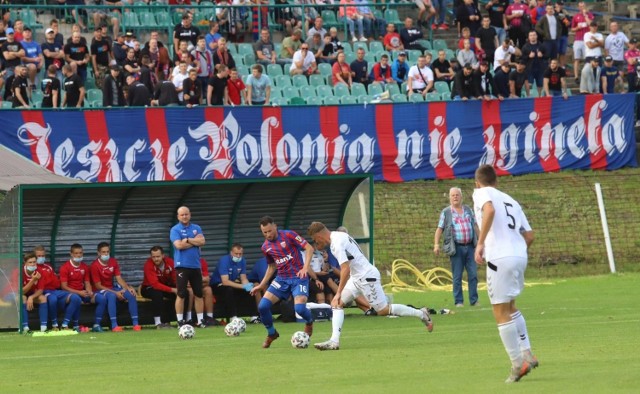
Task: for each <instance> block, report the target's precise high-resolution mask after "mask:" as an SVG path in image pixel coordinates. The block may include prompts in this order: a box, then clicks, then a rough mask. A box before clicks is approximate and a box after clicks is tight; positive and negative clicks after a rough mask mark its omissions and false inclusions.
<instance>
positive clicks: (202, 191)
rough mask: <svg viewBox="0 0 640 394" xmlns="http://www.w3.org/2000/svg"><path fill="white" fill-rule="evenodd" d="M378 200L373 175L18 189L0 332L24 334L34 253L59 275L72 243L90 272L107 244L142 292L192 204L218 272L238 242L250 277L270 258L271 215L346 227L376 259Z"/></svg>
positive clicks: (6, 218) (8, 204) (5, 214)
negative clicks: (265, 231)
mask: <svg viewBox="0 0 640 394" xmlns="http://www.w3.org/2000/svg"><path fill="white" fill-rule="evenodd" d="M0 178H2V174H0ZM59 180H64V181H65V182H72V181H73V180H69V179H67V178H61V177H60V179H59ZM44 181H45V182H47V181H51V179H49V178H46V179H44ZM6 184H10V182H8V183H6ZM6 184H5V185H6ZM372 199H373V177H372V176H371V175H367V174H364V175H362V174H358V175H332V176H319V177H281V178H268V179H238V180H234V179H231V180H203V181H173V182H140V183H71V184H69V183H41V184H37V183H34V184H28V183H21V184H18V185H16V186H14V187H13V188H12V189H11V190H10V191H8V193H7V194H6V195H5V198H4V201H3V203H2V204H1V206H0V221H1V225H0V295H1V296H2V298H1V299H0V329H13V328H18V327H19V318H20V309H21V308H20V299H21V297H17V300H15V298H16V297H15V294H20V288H21V283H22V282H21V276H20V273H21V272H22V270H21V267H22V266H21V262H22V258H21V256H22V253H23V252H26V251H30V250H32V249H33V247H34V246H36V245H43V246H44V247H45V248H46V249H47V254H48V260H50V261H51V264H52V265H53V266H54V268H55V269H56V271H58V269H59V267H60V265H61V264H63V263H64V262H65V261H66V260H67V259H68V258H69V248H70V246H71V245H72V244H73V243H80V244H81V245H82V246H83V247H84V256H85V259H84V262H85V263H87V264H90V263H91V262H92V261H93V260H94V259H95V258H96V257H97V251H96V249H97V245H98V243H99V242H103V241H106V242H109V243H111V255H112V256H114V257H115V258H116V259H117V260H118V262H119V264H120V267H121V270H122V276H123V278H124V279H125V280H126V281H127V282H128V283H129V284H131V285H133V286H138V285H139V284H140V283H141V282H142V278H143V271H142V269H143V264H144V262H145V260H146V259H147V258H148V256H149V248H150V247H151V246H153V245H160V246H162V247H163V248H164V249H165V253H166V254H167V255H169V256H171V255H172V250H171V245H170V241H169V230H170V228H171V226H173V225H174V224H175V223H177V219H176V210H177V208H178V207H180V206H183V205H186V206H188V207H189V208H190V209H191V213H192V222H193V223H197V224H199V225H200V226H201V227H202V229H203V232H204V235H205V238H206V240H207V243H206V245H205V247H204V248H203V250H202V256H203V257H204V258H205V259H206V260H207V263H208V267H209V270H210V271H212V270H213V269H215V267H216V265H217V262H218V260H219V258H220V257H221V256H223V255H224V254H226V253H228V251H229V250H230V247H231V245H232V244H233V243H236V242H239V243H241V244H243V246H244V256H245V258H246V260H247V266H248V267H247V269H248V270H250V269H251V267H252V266H253V263H254V262H255V261H256V260H257V259H259V258H260V257H262V253H261V251H260V246H261V245H262V242H263V241H264V238H263V236H262V234H261V232H260V229H259V225H258V221H259V219H260V217H262V216H264V215H270V216H272V217H273V218H274V219H275V220H276V223H277V224H278V226H279V228H282V229H291V230H294V231H296V232H298V233H299V234H300V235H303V236H305V237H306V228H307V226H308V225H309V223H311V222H312V221H315V220H319V221H322V222H324V223H325V224H326V225H327V226H328V227H329V228H332V229H335V228H336V227H338V226H341V225H345V226H347V227H348V228H349V232H350V234H351V235H352V236H353V237H354V238H355V239H356V240H357V241H358V242H359V243H360V244H361V247H362V249H363V252H364V253H365V254H367V255H368V256H369V257H370V258H371V260H372V261H373V223H372V222H373V201H372ZM12 295H14V296H13V299H12ZM141 315H142V313H141ZM142 323H143V324H144V323H145V322H142ZM147 323H149V322H147Z"/></svg>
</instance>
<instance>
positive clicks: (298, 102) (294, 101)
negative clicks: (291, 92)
mask: <svg viewBox="0 0 640 394" xmlns="http://www.w3.org/2000/svg"><path fill="white" fill-rule="evenodd" d="M306 103H307V102H306V101H305V100H304V99H303V98H302V97H298V96H295V97H291V98H290V99H289V105H305V104H306Z"/></svg>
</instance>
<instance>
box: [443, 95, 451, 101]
mask: <svg viewBox="0 0 640 394" xmlns="http://www.w3.org/2000/svg"><path fill="white" fill-rule="evenodd" d="M440 98H441V99H442V101H450V100H451V93H442V94H441V95H440Z"/></svg>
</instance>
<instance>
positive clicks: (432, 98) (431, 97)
mask: <svg viewBox="0 0 640 394" xmlns="http://www.w3.org/2000/svg"><path fill="white" fill-rule="evenodd" d="M441 97H442V96H441V94H440V93H438V92H432V93H427V97H426V99H427V101H441V100H442V98H441Z"/></svg>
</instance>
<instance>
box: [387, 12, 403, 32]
mask: <svg viewBox="0 0 640 394" xmlns="http://www.w3.org/2000/svg"><path fill="white" fill-rule="evenodd" d="M384 20H385V21H387V23H393V24H394V25H396V30H397V31H400V28H401V27H402V26H404V23H403V22H402V21H401V20H400V17H398V10H396V9H390V8H388V9H387V10H385V12H384Z"/></svg>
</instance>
